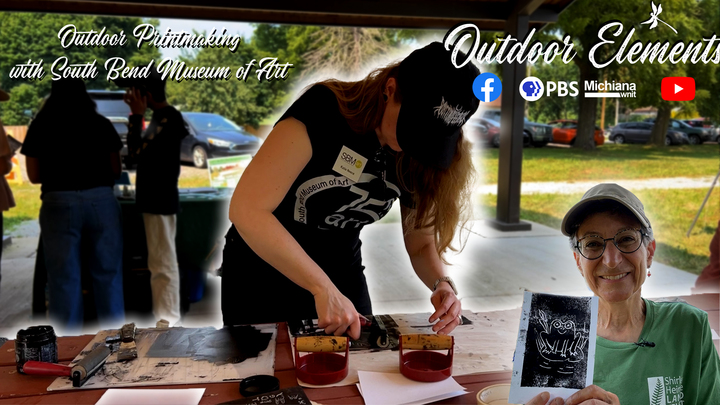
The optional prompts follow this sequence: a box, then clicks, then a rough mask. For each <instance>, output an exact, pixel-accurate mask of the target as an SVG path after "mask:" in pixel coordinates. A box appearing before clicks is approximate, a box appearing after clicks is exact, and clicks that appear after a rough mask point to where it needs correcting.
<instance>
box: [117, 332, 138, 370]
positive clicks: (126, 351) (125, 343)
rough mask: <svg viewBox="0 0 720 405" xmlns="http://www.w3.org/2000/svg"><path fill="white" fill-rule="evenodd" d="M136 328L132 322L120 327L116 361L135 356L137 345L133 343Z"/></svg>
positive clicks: (130, 358)
mask: <svg viewBox="0 0 720 405" xmlns="http://www.w3.org/2000/svg"><path fill="white" fill-rule="evenodd" d="M136 331H137V328H136V327H135V324H134V323H128V324H125V325H124V326H123V327H122V328H121V329H120V340H121V342H120V349H118V354H117V359H118V361H127V360H132V359H136V358H137V345H136V344H135V333H136Z"/></svg>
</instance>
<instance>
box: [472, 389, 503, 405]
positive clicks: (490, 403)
mask: <svg viewBox="0 0 720 405" xmlns="http://www.w3.org/2000/svg"><path fill="white" fill-rule="evenodd" d="M509 396H510V384H495V385H490V386H487V387H485V388H483V389H481V390H480V392H478V393H477V403H478V405H512V404H510V403H509V402H508V397H509Z"/></svg>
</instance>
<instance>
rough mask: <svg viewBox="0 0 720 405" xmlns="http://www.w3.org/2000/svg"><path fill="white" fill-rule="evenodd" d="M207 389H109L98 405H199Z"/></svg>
mask: <svg viewBox="0 0 720 405" xmlns="http://www.w3.org/2000/svg"><path fill="white" fill-rule="evenodd" d="M204 393H205V388H188V389H180V390H174V389H166V390H158V389H146V390H139V389H132V388H126V389H109V390H107V391H105V393H104V394H103V396H102V397H100V400H99V401H97V405H127V404H132V405H197V404H198V403H200V399H202V396H203V394H204Z"/></svg>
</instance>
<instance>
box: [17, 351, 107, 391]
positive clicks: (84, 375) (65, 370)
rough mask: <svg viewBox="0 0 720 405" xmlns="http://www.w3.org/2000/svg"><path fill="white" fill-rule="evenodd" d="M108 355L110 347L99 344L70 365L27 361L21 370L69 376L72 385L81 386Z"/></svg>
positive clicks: (103, 362) (38, 373)
mask: <svg viewBox="0 0 720 405" xmlns="http://www.w3.org/2000/svg"><path fill="white" fill-rule="evenodd" d="M108 357H110V349H109V348H107V347H106V346H102V345H101V346H98V347H96V348H94V349H93V350H92V351H91V352H90V353H88V354H87V355H86V356H85V357H83V358H82V360H80V361H78V362H77V364H75V365H74V366H72V367H71V366H64V365H62V364H55V363H44V362H41V361H28V362H26V363H25V364H24V365H23V372H24V373H25V374H30V375H55V376H60V377H63V376H65V377H70V378H72V382H73V387H81V386H82V385H83V384H85V382H86V381H87V380H88V379H89V378H90V377H92V376H93V374H95V372H96V371H98V370H99V369H100V368H101V367H102V366H103V364H105V361H106V360H107V359H108Z"/></svg>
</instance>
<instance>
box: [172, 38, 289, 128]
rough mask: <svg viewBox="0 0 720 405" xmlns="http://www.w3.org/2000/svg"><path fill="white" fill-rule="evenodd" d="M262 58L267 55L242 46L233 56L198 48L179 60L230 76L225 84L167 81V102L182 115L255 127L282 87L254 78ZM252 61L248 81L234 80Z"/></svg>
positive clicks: (223, 50) (199, 81) (242, 44)
mask: <svg viewBox="0 0 720 405" xmlns="http://www.w3.org/2000/svg"><path fill="white" fill-rule="evenodd" d="M265 56H269V55H266V54H263V53H261V52H259V51H257V50H256V49H255V48H254V47H253V46H252V45H251V44H247V43H245V42H241V43H240V45H239V46H238V49H237V50H236V51H235V52H234V53H232V52H230V51H229V50H227V49H222V48H201V49H199V50H198V51H197V52H196V53H194V54H191V55H188V56H185V57H181V60H182V61H184V62H185V63H186V64H187V65H188V66H198V67H199V66H205V67H229V68H230V70H231V72H232V74H231V76H230V78H229V79H227V80H183V81H182V82H179V83H178V82H176V81H169V82H168V101H169V102H170V103H171V104H175V105H178V106H179V107H180V108H181V109H182V110H184V111H198V112H211V113H215V114H220V115H222V116H225V117H227V118H229V119H231V120H233V121H235V122H236V123H238V124H240V125H246V124H247V125H252V126H255V127H257V126H259V124H260V121H262V120H263V119H264V118H265V117H267V116H268V115H269V114H270V113H271V112H272V110H273V108H274V107H275V105H276V103H277V99H278V98H282V96H283V95H284V93H283V92H282V91H279V90H278V89H277V88H278V87H281V86H282V81H280V80H273V81H269V82H268V81H262V82H260V81H259V80H258V79H257V77H256V76H255V74H254V71H255V67H257V63H258V61H259V60H260V59H262V58H263V57H265ZM273 57H274V56H273ZM253 59H255V61H256V62H255V65H254V67H253V68H251V70H250V73H249V74H248V76H247V80H246V81H243V80H239V79H237V78H236V77H235V72H236V71H237V69H238V68H239V67H241V66H246V65H247V64H248V63H250V62H251V61H252V60H253Z"/></svg>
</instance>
